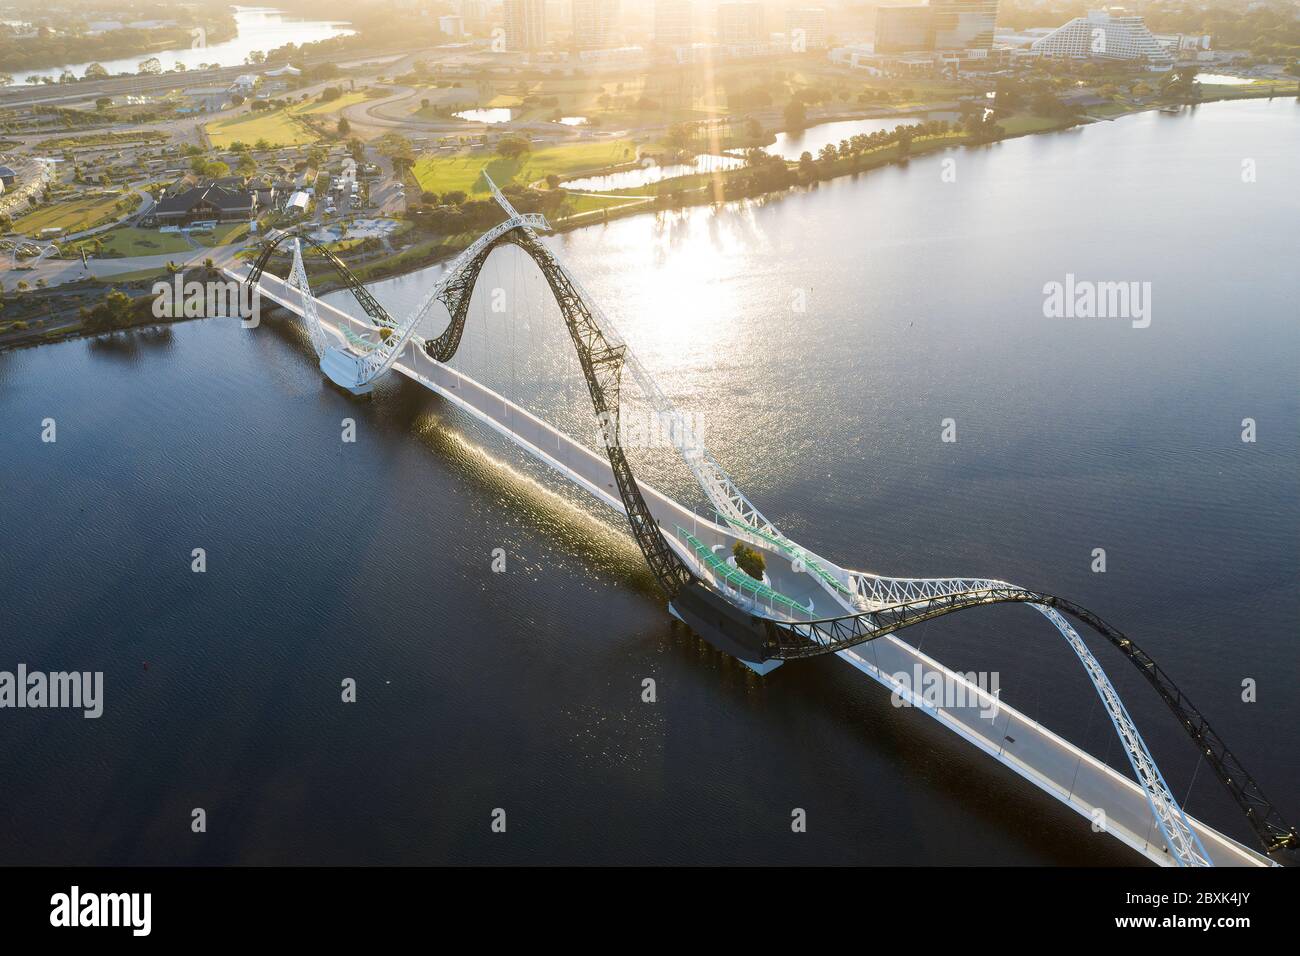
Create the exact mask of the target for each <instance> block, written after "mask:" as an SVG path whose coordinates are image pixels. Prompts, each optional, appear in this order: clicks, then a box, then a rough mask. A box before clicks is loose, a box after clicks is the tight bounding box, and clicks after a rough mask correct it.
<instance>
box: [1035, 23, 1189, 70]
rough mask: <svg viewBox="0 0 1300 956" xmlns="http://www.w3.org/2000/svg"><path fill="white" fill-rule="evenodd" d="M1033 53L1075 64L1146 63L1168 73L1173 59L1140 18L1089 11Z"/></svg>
mask: <svg viewBox="0 0 1300 956" xmlns="http://www.w3.org/2000/svg"><path fill="white" fill-rule="evenodd" d="M1031 49H1032V50H1033V51H1034V52H1035V53H1037V54H1039V55H1040V56H1050V57H1065V58H1069V59H1074V60H1087V59H1100V60H1145V61H1147V62H1148V63H1150V64H1151V65H1152V66H1153V67H1155V68H1157V69H1168V68H1169V67H1171V66H1172V65H1173V62H1174V58H1173V57H1172V56H1171V55H1170V53H1169V51H1168V50H1166V49H1165V48H1164V46H1162V45H1161V44H1160V42H1159V41H1158V40H1156V38H1155V37H1154V36H1152V35H1151V31H1150V30H1148V29H1147V25H1146V21H1145V20H1143V19H1142V18H1141V17H1129V16H1123V17H1113V16H1111V15H1110V14H1109V13H1107V12H1106V11H1105V10H1089V11H1088V15H1087V16H1085V17H1075V18H1074V19H1073V20H1071V21H1070V22H1069V23H1067V24H1065V25H1064V26H1062V27H1058V28H1057V29H1055V30H1053V31H1052V32H1051V33H1049V34H1048V35H1047V36H1045V37H1043V38H1042V39H1041V40H1035V41H1034V44H1033V46H1032V47H1031Z"/></svg>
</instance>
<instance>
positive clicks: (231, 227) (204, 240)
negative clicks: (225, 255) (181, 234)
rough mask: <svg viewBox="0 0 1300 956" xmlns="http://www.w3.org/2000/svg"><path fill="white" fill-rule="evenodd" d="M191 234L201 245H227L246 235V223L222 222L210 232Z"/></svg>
mask: <svg viewBox="0 0 1300 956" xmlns="http://www.w3.org/2000/svg"><path fill="white" fill-rule="evenodd" d="M193 236H194V241H195V242H197V243H198V244H199V245H201V246H208V247H212V246H228V245H230V244H232V243H235V242H239V241H240V240H241V239H245V238H247V237H248V223H246V222H222V223H218V224H217V226H216V228H215V229H213V230H212V231H211V232H196V233H193Z"/></svg>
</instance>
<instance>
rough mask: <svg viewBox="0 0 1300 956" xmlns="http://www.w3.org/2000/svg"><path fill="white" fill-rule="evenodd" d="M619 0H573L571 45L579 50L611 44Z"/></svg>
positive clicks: (601, 47)
mask: <svg viewBox="0 0 1300 956" xmlns="http://www.w3.org/2000/svg"><path fill="white" fill-rule="evenodd" d="M618 4H619V0H573V4H572V5H573V45H574V46H576V47H577V48H578V49H579V50H603V49H605V48H606V47H608V46H612V42H611V41H612V39H613V33H614V29H615V26H616V25H617V22H618Z"/></svg>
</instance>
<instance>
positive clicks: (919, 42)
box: [875, 7, 934, 53]
mask: <svg viewBox="0 0 1300 956" xmlns="http://www.w3.org/2000/svg"><path fill="white" fill-rule="evenodd" d="M933 49H934V19H933V11H932V10H931V9H930V8H929V7H878V8H877V9H876V44H875V52H877V53H913V52H915V51H918V50H933Z"/></svg>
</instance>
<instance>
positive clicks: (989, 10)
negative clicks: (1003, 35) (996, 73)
mask: <svg viewBox="0 0 1300 956" xmlns="http://www.w3.org/2000/svg"><path fill="white" fill-rule="evenodd" d="M930 10H931V16H932V17H933V22H934V48H935V49H936V50H989V49H992V48H993V28H994V27H995V26H997V20H998V0H931V2H930Z"/></svg>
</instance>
